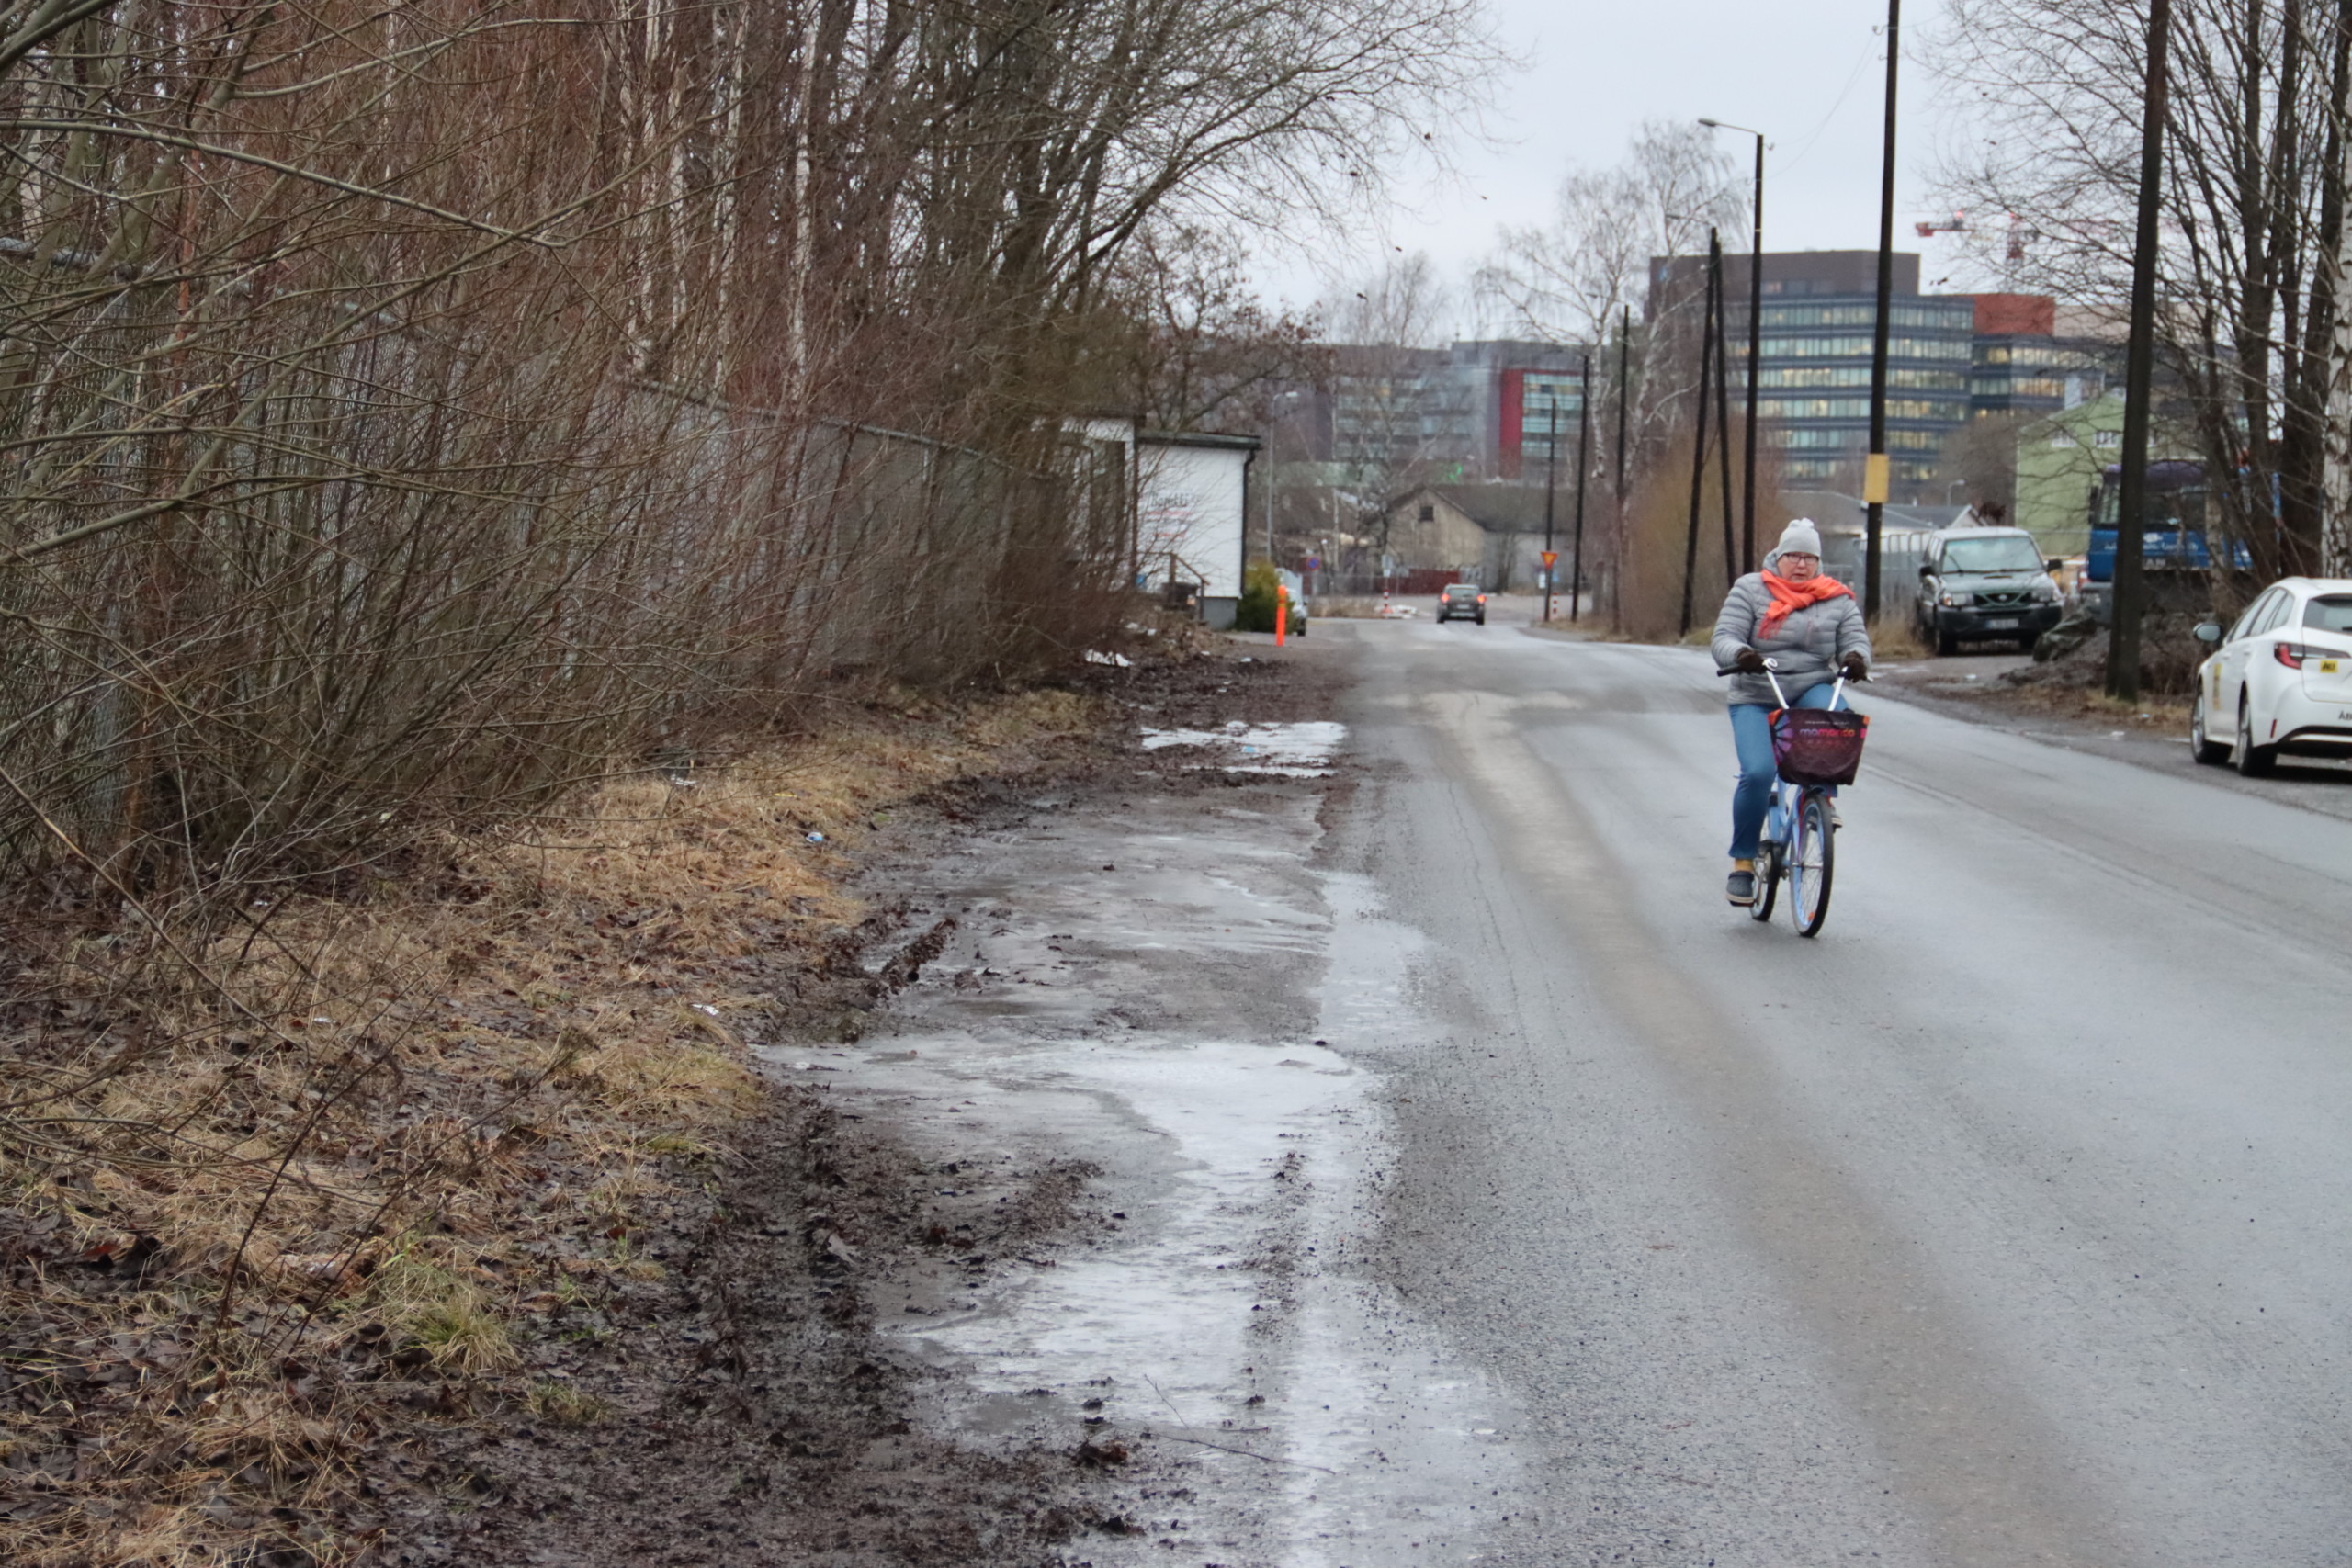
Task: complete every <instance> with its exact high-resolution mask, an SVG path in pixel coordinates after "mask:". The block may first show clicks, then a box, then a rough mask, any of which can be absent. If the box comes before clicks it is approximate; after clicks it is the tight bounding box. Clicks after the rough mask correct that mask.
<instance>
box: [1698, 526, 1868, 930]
mask: <svg viewBox="0 0 2352 1568" xmlns="http://www.w3.org/2000/svg"><path fill="white" fill-rule="evenodd" d="M1714 652H1715V667H1716V668H1717V669H1719V670H1736V671H1740V673H1738V674H1737V675H1735V676H1733V677H1732V682H1731V737H1732V744H1733V746H1734V747H1735V748H1736V750H1738V752H1739V783H1738V784H1736V785H1735V786H1734V788H1733V790H1732V794H1731V880H1730V882H1729V883H1728V884H1726V885H1725V886H1724V896H1725V897H1728V898H1730V900H1731V901H1732V902H1733V903H1735V904H1742V905H1745V904H1747V903H1750V902H1752V901H1753V900H1754V899H1755V897H1756V847H1757V840H1758V837H1759V836H1760V835H1761V833H1762V832H1763V829H1764V814H1765V812H1766V811H1767V810H1768V809H1770V806H1771V795H1772V781H1773V779H1774V778H1775V777H1776V776H1777V775H1778V770H1777V769H1776V767H1775V765H1774V763H1773V760H1772V727H1771V713H1772V710H1773V709H1774V708H1776V707H1778V706H1780V702H1779V700H1778V699H1777V698H1775V697H1774V696H1773V694H1772V683H1771V682H1770V681H1768V680H1766V679H1765V677H1764V660H1766V659H1767V658H1768V657H1769V658H1770V660H1772V666H1773V669H1774V671H1776V672H1777V673H1778V674H1779V676H1780V678H1781V690H1783V691H1785V692H1788V693H1790V694H1792V704H1791V705H1792V706H1794V707H1801V708H1814V707H1827V706H1828V705H1829V696H1830V682H1832V681H1833V680H1834V679H1835V677H1836V676H1837V675H1838V673H1840V672H1841V671H1842V672H1843V673H1844V674H1845V676H1846V678H1847V679H1848V680H1849V681H1859V680H1861V679H1862V678H1863V677H1864V676H1865V675H1866V674H1867V673H1868V672H1869V671H1870V660H1871V636H1870V631H1869V629H1868V628H1867V627H1865V626H1863V625H1862V609H1861V606H1860V604H1857V603H1856V602H1855V600H1854V591H1853V590H1852V589H1850V588H1849V587H1847V586H1846V585H1845V584H1844V583H1842V582H1839V581H1838V580H1837V579H1835V578H1831V577H1824V576H1822V575H1821V531H1820V530H1819V529H1817V528H1815V526H1814V525H1813V524H1812V523H1811V521H1809V520H1808V519H1806V518H1803V517H1800V518H1798V519H1797V520H1796V521H1795V522H1793V523H1792V524H1790V525H1788V527H1786V528H1785V529H1783V530H1782V531H1781V542H1780V543H1779V544H1777V545H1775V546H1773V547H1772V551H1771V553H1770V555H1768V556H1766V557H1765V558H1764V570H1762V571H1752V572H1749V573H1748V574H1747V576H1746V577H1743V578H1741V579H1740V580H1739V581H1737V582H1735V583H1733V584H1732V585H1731V592H1730V593H1729V594H1727V595H1726V596H1725V597H1724V608H1723V614H1721V615H1717V616H1716V617H1715V637H1714Z"/></svg>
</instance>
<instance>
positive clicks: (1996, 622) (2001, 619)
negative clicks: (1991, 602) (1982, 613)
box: [1985, 615, 2018, 632]
mask: <svg viewBox="0 0 2352 1568" xmlns="http://www.w3.org/2000/svg"><path fill="white" fill-rule="evenodd" d="M2017 624H2018V618H2017V617H2016V616H2015V615H2002V616H1998V617H1996V618H1995V619H1993V620H1989V621H1986V622H1985V630H1986V631H1988V632H1996V631H1999V630H2001V629H2002V628H2003V627H2005V626H2016V625H2017Z"/></svg>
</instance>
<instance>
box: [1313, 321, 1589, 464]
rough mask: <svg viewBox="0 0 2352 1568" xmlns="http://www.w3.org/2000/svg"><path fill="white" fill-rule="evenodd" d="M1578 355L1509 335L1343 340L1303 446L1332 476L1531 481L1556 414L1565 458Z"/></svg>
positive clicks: (1570, 457) (1575, 404) (1571, 433)
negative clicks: (1409, 343)
mask: <svg viewBox="0 0 2352 1568" xmlns="http://www.w3.org/2000/svg"><path fill="white" fill-rule="evenodd" d="M1580 352H1581V351H1579V350H1577V349H1575V348H1564V347H1562V346H1561V345H1559V344H1544V343H1529V342H1521V341H1514V340H1509V339H1498V340H1488V341H1478V342H1460V343H1455V344H1453V345H1451V346H1450V347H1446V348H1405V347H1399V346H1396V345H1391V344H1346V345H1342V346H1341V347H1340V350H1339V365H1338V374H1337V375H1336V376H1335V377H1334V378H1333V385H1332V389H1331V392H1330V395H1329V399H1328V400H1321V402H1322V407H1323V408H1324V409H1325V410H1327V411H1328V418H1329V423H1328V426H1327V428H1326V429H1325V430H1324V431H1322V432H1319V433H1317V435H1316V436H1310V437H1309V439H1308V440H1307V442H1306V446H1307V448H1308V450H1309V452H1310V455H1311V458H1312V460H1314V461H1317V462H1322V463H1329V464H1330V465H1332V466H1333V467H1334V468H1335V469H1336V470H1337V471H1338V477H1339V479H1340V482H1349V483H1352V482H1362V481H1371V482H1375V483H1381V484H1386V483H1390V482H1394V481H1398V480H1401V479H1407V478H1409V479H1413V480H1415V481H1424V480H1426V481H1433V482H1439V483H1462V482H1465V481H1475V480H1482V479H1493V478H1502V479H1536V480H1540V479H1542V477H1543V474H1544V461H1545V457H1546V456H1547V452H1548V449H1549V446H1550V444H1551V437H1552V432H1553V430H1554V428H1555V425H1554V421H1555V417H1556V419H1557V422H1558V423H1557V429H1558V431H1559V444H1560V456H1561V457H1562V458H1563V460H1566V461H1568V462H1573V461H1574V448H1573V444H1574V442H1575V440H1576V433H1577V414H1578V411H1579V409H1580V407H1581V401H1580V399H1581V392H1580V389H1579V380H1578V377H1579V364H1578V359H1579V355H1580ZM1318 436H1319V438H1317V437H1318Z"/></svg>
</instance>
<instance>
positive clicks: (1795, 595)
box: [1756, 571, 1854, 637]
mask: <svg viewBox="0 0 2352 1568" xmlns="http://www.w3.org/2000/svg"><path fill="white" fill-rule="evenodd" d="M1758 575H1760V576H1761V577H1762V578H1763V579H1764V586H1765V587H1766V588H1767V589H1768V590H1770V592H1771V595H1772V607H1771V608H1770V609H1769V610H1767V611H1765V612H1764V620H1763V623H1762V624H1761V625H1759V626H1758V627H1757V628H1756V635H1757V636H1758V637H1770V636H1771V635H1772V631H1773V628H1774V627H1776V626H1779V625H1780V624H1781V622H1782V621H1785V620H1787V619H1788V618H1789V613H1790V612H1791V611H1792V610H1802V609H1804V607H1805V606H1806V605H1807V604H1822V603H1823V602H1825V601H1826V600H1830V599H1838V598H1846V599H1851V598H1852V597H1853V596H1854V591H1853V590H1852V589H1850V588H1849V587H1847V586H1846V585H1845V584H1844V583H1842V582H1840V581H1838V580H1837V579H1836V578H1834V577H1809V578H1806V579H1805V580H1804V581H1803V582H1791V581H1789V580H1788V579H1787V578H1785V577H1782V576H1781V574H1780V573H1779V572H1777V571H1765V572H1762V573H1759V574H1758Z"/></svg>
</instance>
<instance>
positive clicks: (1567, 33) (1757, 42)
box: [1257, 0, 1969, 333]
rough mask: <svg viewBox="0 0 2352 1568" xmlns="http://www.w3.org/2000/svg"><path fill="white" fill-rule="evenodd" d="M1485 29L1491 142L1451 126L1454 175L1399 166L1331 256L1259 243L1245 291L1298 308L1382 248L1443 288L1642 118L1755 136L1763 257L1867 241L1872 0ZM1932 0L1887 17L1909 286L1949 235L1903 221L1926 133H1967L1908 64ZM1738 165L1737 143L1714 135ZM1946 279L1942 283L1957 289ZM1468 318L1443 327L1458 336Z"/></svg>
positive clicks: (1744, 0)
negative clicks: (1893, 29)
mask: <svg viewBox="0 0 2352 1568" xmlns="http://www.w3.org/2000/svg"><path fill="white" fill-rule="evenodd" d="M1489 5H1490V14H1491V16H1492V17H1493V21H1494V26H1495V29H1496V31H1497V33H1498V36H1499V37H1500V39H1501V40H1502V42H1503V43H1504V45H1505V47H1506V48H1507V50H1508V51H1510V54H1511V55H1513V56H1514V57H1515V58H1517V59H1520V60H1522V61H1524V62H1527V68H1526V69H1524V70H1521V71H1519V72H1515V73H1511V74H1510V75H1508V76H1506V77H1505V78H1504V79H1503V80H1502V81H1501V82H1500V84H1499V85H1498V87H1497V91H1496V104H1495V108H1494V110H1493V111H1492V114H1491V116H1490V118H1489V120H1488V126H1489V130H1490V131H1491V133H1492V136H1493V138H1494V141H1493V144H1492V145H1489V146H1484V147H1482V146H1480V145H1478V144H1477V143H1476V141H1474V140H1472V139H1470V138H1468V137H1464V138H1463V139H1461V140H1460V141H1459V143H1458V144H1457V146H1456V148H1455V152H1454V156H1455V158H1456V160H1457V162H1458V164H1459V165H1460V168H1459V173H1458V175H1456V176H1455V177H1452V178H1446V179H1430V178H1428V177H1426V176H1425V175H1419V174H1416V175H1408V177H1406V178H1403V179H1400V180H1398V181H1397V186H1396V189H1395V193H1394V194H1395V196H1396V197H1397V204H1396V205H1395V206H1394V207H1392V208H1390V209H1388V211H1387V213H1386V215H1385V228H1386V230H1387V232H1386V234H1385V236H1375V235H1374V233H1373V232H1372V231H1370V230H1369V229H1368V230H1367V231H1366V232H1365V234H1364V236H1363V239H1362V240H1361V241H1359V242H1357V248H1356V254H1355V256H1354V257H1353V258H1351V259H1349V260H1348V261H1345V262H1336V261H1335V258H1334V257H1332V256H1331V255H1329V254H1327V255H1325V256H1323V257H1320V258H1309V257H1306V256H1303V255H1299V254H1281V253H1277V252H1272V251H1270V252H1269V253H1268V254H1265V255H1263V256H1262V257H1261V260H1260V263H1259V265H1258V268H1257V278H1258V282H1259V285H1260V287H1261V289H1262V290H1263V291H1264V292H1265V293H1266V294H1267V295H1269V296H1270V297H1272V298H1275V299H1284V300H1286V301H1287V302H1289V303H1291V304H1293V305H1299V306H1304V305H1307V304H1311V303H1312V302H1313V301H1314V300H1315V299H1317V297H1319V296H1320V295H1321V294H1322V293H1323V292H1324V291H1325V289H1326V288H1327V283H1326V278H1327V276H1328V275H1329V271H1330V270H1331V269H1332V268H1333V267H1334V265H1340V266H1343V267H1344V268H1345V270H1346V271H1347V272H1349V273H1350V274H1351V275H1361V274H1362V272H1363V270H1364V269H1366V268H1368V267H1370V266H1371V265H1374V263H1375V261H1376V259H1377V257H1378V256H1379V255H1380V254H1391V255H1393V254H1395V253H1394V250H1393V249H1391V247H1398V246H1401V247H1402V248H1403V249H1404V250H1406V251H1416V250H1419V251H1425V252H1427V253H1428V254H1429V255H1430V259H1431V260H1432V261H1433V262H1434V263H1436V264H1437V266H1438V269H1439V270H1440V272H1441V273H1442V275H1443V276H1445V278H1446V279H1447V281H1448V282H1449V283H1452V284H1457V285H1458V284H1461V283H1464V282H1466V280H1467V278H1468V276H1469V274H1470V271H1471V269H1472V268H1473V267H1475V266H1476V265H1477V263H1478V262H1479V260H1480V259H1481V258H1483V257H1484V256H1485V255H1486V254H1487V253H1488V252H1489V251H1490V250H1491V249H1492V248H1493V244H1494V238H1495V231H1496V229H1497V228H1498V226H1499V225H1502V224H1505V223H1510V224H1528V223H1534V222H1540V221H1542V220H1544V218H1545V217H1546V216H1547V215H1548V213H1549V211H1550V209H1551V205H1552V195H1553V191H1554V189H1555V186H1557V184H1558V181H1559V177H1560V175H1561V173H1562V172H1563V170H1564V169H1566V166H1567V165H1568V164H1570V163H1571V162H1577V163H1582V164H1590V165H1606V164H1612V163H1615V162H1616V161H1617V160H1618V159H1619V158H1620V157H1621V156H1622V155H1623V152H1624V149H1625V146H1626V143H1627V141H1629V139H1630V138H1631V136H1632V135H1633V133H1634V130H1635V128H1636V127H1638V126H1639V125H1640V124H1641V122H1642V121H1644V120H1645V119H1653V118H1656V119H1685V120H1695V119H1697V118H1699V117H1700V116H1702V115H1704V116H1707V117H1709V118H1714V119H1720V120H1726V121H1730V122H1733V123H1736V124H1739V125H1747V126H1753V127H1755V128H1756V129H1758V130H1762V131H1763V132H1764V133H1765V135H1766V138H1767V141H1768V148H1767V151H1766V153H1765V175H1764V178H1765V186H1764V191H1765V195H1764V224H1765V232H1764V244H1765V248H1766V249H1768V250H1776V251H1777V250H1844V249H1868V248H1873V247H1875V246H1876V245H1877V243H1878V191H1879V132H1880V126H1881V115H1882V112H1883V85H1884V82H1885V67H1884V63H1883V62H1884V59H1885V55H1884V52H1883V46H1882V42H1881V29H1883V26H1884V24H1885V20H1886V6H1885V4H1884V0H1777V3H1774V4H1758V3H1757V0H1608V3H1603V4H1595V3H1593V0H1582V3H1578V4H1569V5H1563V4H1561V3H1559V0H1489ZM1942 20H1943V17H1942V8H1941V6H1939V5H1938V4H1936V3H1935V0H1912V3H1911V4H1910V5H1909V6H1905V10H1904V38H1905V50H1904V53H1905V60H1904V67H1903V80H1902V87H1901V90H1900V92H1899V93H1898V94H1897V97H1896V101H1897V104H1898V106H1899V109H1900V114H1901V128H1900V133H1899V137H1898V141H1899V147H1898V152H1897V164H1898V173H1897V177H1896V183H1895V224H1896V227H1895V245H1896V248H1897V249H1900V250H1916V251H1918V252H1919V253H1920V254H1921V258H1922V260H1921V265H1922V272H1921V277H1922V280H1923V282H1924V283H1925V284H1926V286H1927V287H1928V288H1931V289H1932V288H1935V287H1936V280H1938V279H1939V278H1941V277H1944V276H1947V275H1950V274H1952V273H1953V272H1954V270H1955V267H1956V266H1957V265H1958V264H1959V262H1960V259H1961V258H1960V254H1959V245H1958V243H1956V242H1951V241H1944V242H1937V241H1932V240H1921V239H1919V238H1918V236H1917V234H1916V233H1915V232H1914V231H1913V230H1912V227H1911V226H1912V224H1913V223H1914V222H1917V221H1920V220H1933V219H1937V218H1939V217H1942V216H1944V214H1941V213H1939V212H1937V211H1935V210H1933V209H1932V208H1931V206H1930V198H1929V195H1928V176H1929V175H1930V173H1931V171H1932V166H1933V163H1934V158H1935V153H1936V150H1937V144H1938V141H1939V138H1950V137H1952V136H1955V135H1964V134H1966V129H1967V128H1966V125H1965V122H1964V120H1963V119H1962V118H1960V117H1959V116H1957V115H1955V114H1954V113H1953V112H1952V103H1951V98H1952V95H1953V93H1954V92H1955V89H1954V88H1952V87H1951V86H1950V85H1947V84H1944V83H1942V82H1940V81H1939V80H1938V79H1937V78H1936V77H1935V76H1933V75H1932V74H1931V73H1929V71H1928V69H1927V67H1926V66H1925V65H1923V64H1922V63H1920V62H1921V59H1922V58H1923V57H1924V56H1927V55H1928V54H1929V52H1930V51H1929V42H1930V39H1929V35H1930V32H1931V30H1932V29H1933V28H1937V27H1939V26H1940V25H1941V23H1942ZM1716 134H1717V135H1718V136H1720V137H1722V138H1723V140H1724V143H1725V146H1726V150H1727V151H1729V152H1733V153H1735V154H1736V156H1737V157H1738V158H1739V159H1740V168H1741V169H1742V171H1743V175H1742V177H1743V178H1745V177H1746V175H1745V171H1746V170H1747V169H1748V168H1749V167H1750V165H1749V164H1748V162H1747V160H1748V159H1749V158H1750V157H1751V156H1752V153H1753V149H1754V142H1753V141H1750V140H1749V139H1748V138H1747V137H1744V136H1738V135H1735V134H1733V133H1731V132H1728V131H1718V132H1716ZM1968 281H1969V280H1968V279H1966V278H1965V277H1957V276H1956V277H1955V278H1954V281H1953V283H1952V284H1951V287H1954V288H1960V287H1964V286H1966V284H1967V282H1968ZM1476 325H1477V323H1476V322H1475V321H1471V320H1469V319H1467V318H1466V317H1465V318H1464V319H1463V320H1462V321H1458V322H1457V323H1456V326H1457V330H1458V331H1461V332H1465V333H1466V332H1468V331H1471V330H1473V329H1475V328H1476Z"/></svg>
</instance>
